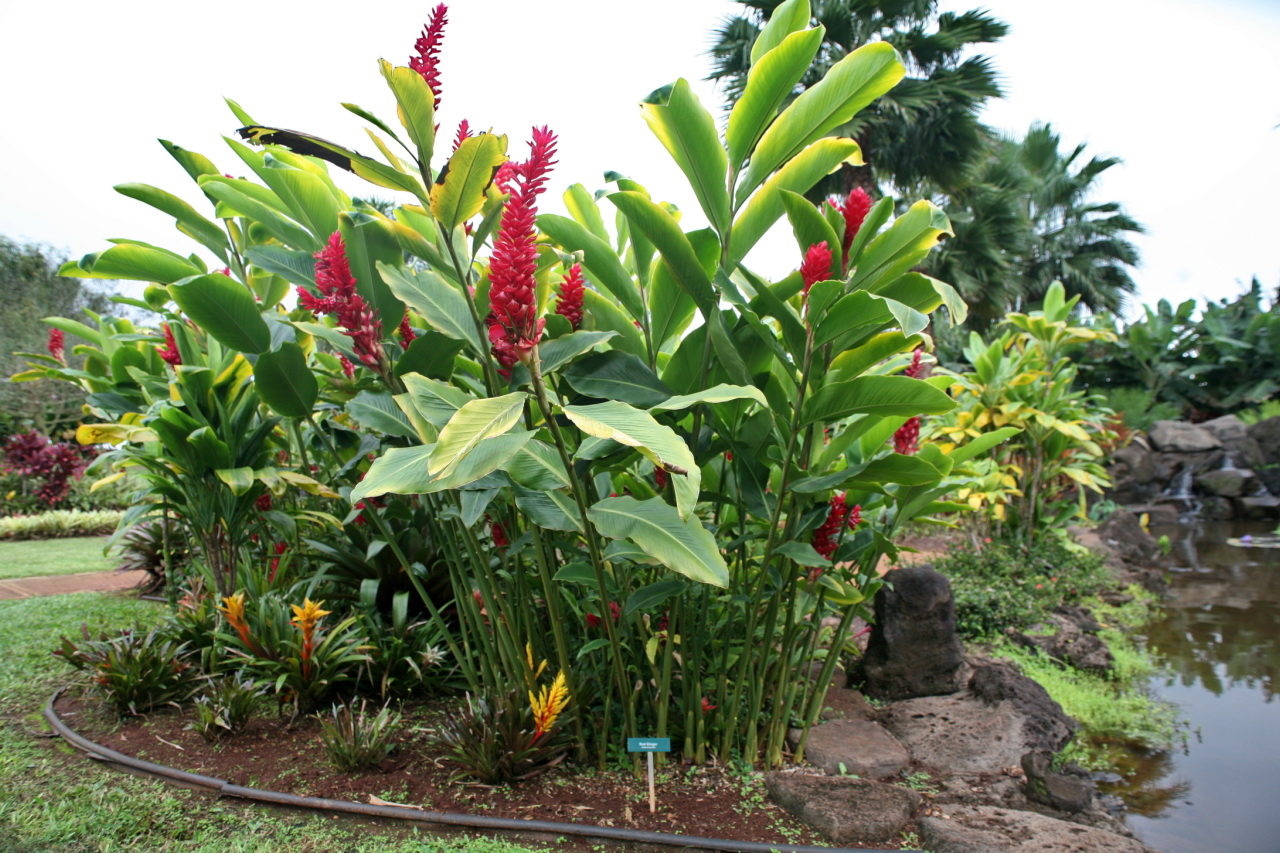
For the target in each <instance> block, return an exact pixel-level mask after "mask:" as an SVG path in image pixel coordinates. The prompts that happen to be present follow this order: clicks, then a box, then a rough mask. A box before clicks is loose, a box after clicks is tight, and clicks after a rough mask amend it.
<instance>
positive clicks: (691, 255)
mask: <svg viewBox="0 0 1280 853" xmlns="http://www.w3.org/2000/svg"><path fill="white" fill-rule="evenodd" d="M609 201H611V202H613V203H614V205H616V206H617V208H618V209H619V210H620V211H622V212H623V214H625V215H626V217H627V221H628V222H630V223H631V225H632V226H633V227H635V228H636V229H637V230H638V231H639V232H640V233H642V234H644V236H645V237H647V238H648V239H649V240H650V242H652V243H653V245H654V246H655V247H657V249H658V253H659V254H660V255H662V260H663V261H665V262H666V264H667V267H668V268H669V269H670V270H671V275H672V276H673V277H674V278H675V280H676V282H677V283H678V284H679V285H680V287H682V288H683V289H684V291H685V292H686V293H688V294H689V295H690V296H691V297H693V301H694V302H695V303H696V304H697V306H698V308H699V309H701V310H702V312H703V313H704V314H706V313H708V312H710V311H711V310H712V309H713V308H715V304H716V297H715V293H714V291H713V290H712V288H711V278H710V277H709V276H708V275H707V271H706V270H705V269H703V267H702V262H701V261H700V260H699V259H698V254H697V252H695V251H694V249H693V245H692V244H691V243H690V242H689V238H688V236H687V235H686V234H685V233H684V232H683V231H681V230H680V226H679V224H678V223H677V222H676V221H675V219H673V218H672V216H671V214H670V213H667V211H665V210H663V209H662V208H661V207H659V206H658V205H656V204H654V203H653V202H652V201H650V200H649V199H647V198H645V196H644V195H642V194H641V193H638V192H616V193H612V194H610V196H609Z"/></svg>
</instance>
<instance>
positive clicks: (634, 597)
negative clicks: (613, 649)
mask: <svg viewBox="0 0 1280 853" xmlns="http://www.w3.org/2000/svg"><path fill="white" fill-rule="evenodd" d="M687 587H688V584H687V583H685V582H684V581H682V580H676V579H674V578H673V579H671V580H665V581H658V582H657V583H651V584H649V585H648V586H642V587H640V588H639V589H637V590H636V591H635V592H633V593H631V595H630V596H629V597H628V598H627V603H626V604H625V605H624V606H623V608H622V618H623V619H626V618H627V617H629V616H630V615H631V614H632V613H635V612H637V611H644V610H651V611H654V613H655V614H656V612H657V607H658V606H659V605H660V604H662V602H664V601H666V600H667V599H669V598H672V597H674V596H677V595H679V594H680V593H682V592H684V591H685V589H686V588H687ZM654 639H657V638H656V637H655V638H654Z"/></svg>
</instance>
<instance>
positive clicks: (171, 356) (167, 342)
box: [156, 323, 182, 367]
mask: <svg viewBox="0 0 1280 853" xmlns="http://www.w3.org/2000/svg"><path fill="white" fill-rule="evenodd" d="M156 355H158V356H160V358H161V360H163V361H164V362H165V364H168V365H171V366H173V367H177V366H178V365H179V364H182V356H181V355H180V354H179V353H178V343H177V341H175V340H174V339H173V330H172V329H170V328H169V324H168V323H165V324H164V346H163V347H161V348H160V349H158V350H156Z"/></svg>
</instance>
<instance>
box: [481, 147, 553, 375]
mask: <svg viewBox="0 0 1280 853" xmlns="http://www.w3.org/2000/svg"><path fill="white" fill-rule="evenodd" d="M530 149H531V152H530V154H529V159H528V160H526V161H525V162H523V163H518V164H514V165H512V166H511V168H510V169H509V170H507V171H508V174H509V175H510V176H511V177H510V178H509V179H508V180H507V181H506V183H505V185H504V186H502V187H501V188H502V189H503V190H504V192H507V193H509V197H508V198H507V201H506V204H505V205H504V206H503V208H502V220H501V223H500V224H499V226H498V237H497V239H496V240H494V245H493V255H492V256H491V257H490V259H489V305H490V307H491V308H492V310H493V315H492V319H491V321H490V326H489V341H490V342H491V343H492V344H493V350H494V355H495V356H496V357H497V358H498V361H499V363H501V364H502V366H503V367H506V368H509V367H510V366H511V365H512V364H514V363H515V358H519V357H523V356H524V355H526V354H527V353H529V352H530V351H531V350H532V349H533V348H534V346H536V345H537V343H538V338H539V337H541V336H542V327H543V321H542V320H540V319H538V317H537V316H536V312H537V307H538V306H537V295H536V289H537V282H536V281H535V279H534V273H535V272H536V271H537V267H538V249H537V246H536V245H535V243H534V220H535V218H536V217H537V213H538V211H537V207H536V205H535V202H536V201H537V199H538V196H539V195H540V194H541V193H542V192H543V191H544V190H545V189H546V182H547V173H548V172H549V171H550V170H551V167H552V166H554V165H555V162H556V161H555V159H554V158H555V155H556V137H555V134H554V133H552V132H551V130H550V129H548V128H545V127H542V128H538V127H535V128H534V129H533V141H532V142H531V143H530Z"/></svg>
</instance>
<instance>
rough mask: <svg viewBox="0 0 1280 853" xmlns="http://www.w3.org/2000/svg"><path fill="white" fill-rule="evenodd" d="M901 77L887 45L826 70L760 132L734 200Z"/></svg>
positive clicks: (870, 48) (872, 47)
mask: <svg viewBox="0 0 1280 853" xmlns="http://www.w3.org/2000/svg"><path fill="white" fill-rule="evenodd" d="M905 73H906V69H905V68H904V67H903V65H902V62H901V61H900V60H899V58H898V52H897V51H896V50H894V49H893V46H892V45H890V44H889V43H888V42H883V41H880V42H873V43H871V44H868V45H864V46H862V47H860V48H858V49H857V50H855V51H854V52H853V53H851V54H849V55H848V56H846V57H844V58H843V59H841V60H840V61H839V62H837V63H836V64H835V65H833V66H831V68H830V70H828V71H827V73H826V75H825V76H824V77H823V78H822V79H821V80H820V81H818V83H816V84H815V85H813V86H810V87H809V88H808V89H806V90H805V91H804V93H803V94H801V95H800V97H798V98H796V99H795V100H794V101H792V102H791V105H790V106H788V107H787V108H786V110H784V111H783V113H782V115H780V116H778V118H777V120H776V121H774V122H773V124H771V125H770V126H769V129H768V130H766V131H765V132H764V135H763V136H762V137H761V139H760V142H759V144H757V145H756V148H755V151H754V152H753V153H752V155H751V164H750V165H749V166H748V167H747V169H746V171H745V172H744V173H743V176H742V181H741V183H740V184H739V186H738V197H737V200H738V201H741V200H742V199H744V198H746V197H747V195H749V194H750V193H751V191H752V190H754V189H755V188H756V187H758V186H760V184H761V183H762V182H763V181H764V180H765V178H767V177H768V176H769V175H770V174H772V173H773V171H774V170H775V169H777V168H778V167H780V166H782V165H783V164H785V163H786V162H787V161H788V160H790V159H791V158H792V157H794V156H796V154H798V153H799V152H800V151H801V150H802V149H803V148H805V147H806V146H807V145H809V144H810V143H812V142H814V141H815V140H817V139H821V138H822V137H824V136H826V135H827V134H828V133H830V132H831V131H833V130H835V129H836V128H837V127H839V126H840V125H842V124H845V123H847V122H848V121H849V120H850V119H852V118H853V117H854V116H855V115H857V113H858V111H859V110H861V109H862V108H863V107H865V106H866V105H867V104H869V103H871V102H872V101H874V100H875V99H876V98H878V97H880V96H881V95H883V94H884V93H885V92H887V91H889V90H890V89H892V88H893V87H894V85H896V84H897V82H898V81H899V80H901V79H902V77H903V75H904V74H905Z"/></svg>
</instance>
